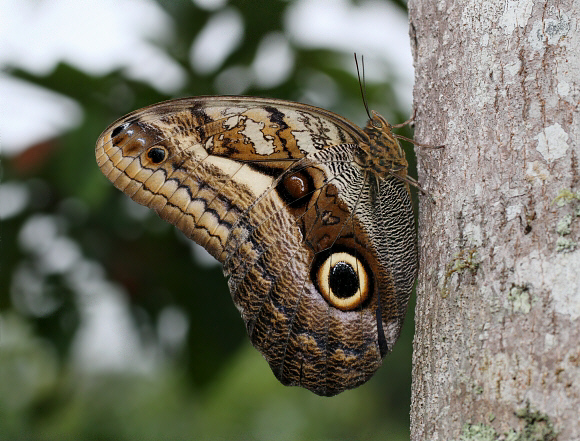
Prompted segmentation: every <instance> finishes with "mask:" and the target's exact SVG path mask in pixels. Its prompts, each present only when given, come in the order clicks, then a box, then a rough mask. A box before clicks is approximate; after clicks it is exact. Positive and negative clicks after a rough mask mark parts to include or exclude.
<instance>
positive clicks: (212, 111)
mask: <svg viewBox="0 0 580 441" xmlns="http://www.w3.org/2000/svg"><path fill="white" fill-rule="evenodd" d="M375 123H376V121H375ZM377 133H378V135H377ZM385 133H387V135H388V133H390V126H389V127H388V131H387V132H385ZM377 137H378V138H377ZM376 139H378V144H379V147H378V150H379V152H380V151H381V149H382V151H385V152H386V153H389V154H390V155H391V156H392V157H394V158H395V161H396V162H397V163H396V164H391V165H390V166H388V167H387V166H385V165H384V161H377V160H375V158H374V157H373V155H374V156H377V154H376V153H373V152H374V151H376V149H377V146H376V145H377V141H376ZM381 139H383V135H382V134H381V133H380V132H377V129H376V126H373V127H372V128H370V129H369V126H367V129H365V130H364V131H363V130H361V129H359V128H357V127H356V126H354V125H352V123H350V122H349V121H348V120H345V119H344V118H341V117H340V116H338V115H336V114H334V113H331V112H328V111H325V110H323V109H318V108H315V107H312V106H307V105H303V104H298V103H292V102H288V101H281V100H269V99H261V98H250V97H197V98H188V99H180V100H174V101H168V102H165V103H161V104H157V105H154V106H151V107H147V108H145V109H141V110H139V111H136V112H133V113H131V114H129V115H127V116H125V117H123V118H121V119H119V120H118V121H116V122H115V123H113V124H112V125H111V126H110V127H109V128H107V130H105V132H103V134H102V135H101V137H100V138H99V140H98V141H97V146H96V156H97V163H98V164H99V166H100V167H101V170H102V171H103V173H104V174H105V175H106V176H107V178H109V179H110V180H111V182H113V184H114V185H115V186H116V187H117V188H119V189H120V190H122V191H123V192H125V193H126V194H127V195H128V196H130V197H131V198H132V199H134V200H135V201H137V202H139V203H140V204H143V205H146V206H149V207H151V208H152V209H154V210H155V211H156V212H157V213H158V214H159V215H160V216H161V217H162V218H163V219H165V220H167V221H168V222H171V223H172V224H174V225H176V226H177V227H178V228H179V229H180V230H181V231H183V232H184V233H185V234H186V235H187V236H188V237H190V238H191V239H193V240H194V241H196V242H197V243H199V244H200V245H202V246H204V247H205V248H206V249H207V250H208V251H209V252H210V253H211V254H212V255H213V256H214V257H215V258H216V259H218V260H219V261H220V262H221V263H223V269H224V273H225V275H226V276H228V277H229V279H228V283H229V286H230V291H231V294H232V298H233V300H234V303H235V304H236V306H237V307H238V309H239V310H240V313H241V315H242V317H243V319H244V321H245V323H246V328H247V331H248V334H249V336H250V338H251V340H252V343H253V344H254V346H256V348H258V349H259V350H260V352H261V353H262V354H263V355H264V357H265V358H266V359H267V360H268V362H269V363H270V367H271V368H272V371H273V372H274V374H275V375H276V377H277V378H278V379H279V380H280V381H281V382H282V383H284V384H287V385H301V386H303V387H306V388H308V389H310V390H312V391H314V392H315V393H317V394H319V395H334V394H336V393H339V392H341V391H343V390H345V389H349V388H353V387H356V386H358V385H360V384H362V383H363V382H365V381H366V380H368V379H369V378H370V377H371V376H372V375H373V373H374V372H375V371H376V369H378V367H379V366H380V364H381V361H382V358H383V357H384V355H385V354H386V353H387V352H388V351H390V350H391V349H392V346H393V345H394V343H395V341H396V340H397V338H398V335H399V333H400V329H401V326H402V321H403V317H404V315H405V311H406V307H407V302H408V298H409V295H410V292H411V289H412V286H413V283H414V279H415V274H416V269H417V258H416V245H415V235H414V234H415V233H414V221H413V212H412V207H411V202H410V196H409V189H408V186H407V184H405V183H404V182H403V181H402V180H400V179H398V178H397V177H396V176H395V175H396V174H401V173H405V172H406V162H405V161H404V155H403V156H402V157H400V156H401V155H402V153H400V152H402V151H400V152H399V153H397V152H395V150H394V148H393V147H392V146H391V144H388V143H387V144H388V145H387V146H386V147H381V146H380V145H382V144H381ZM393 141H394V139H393ZM389 142H390V138H389ZM394 142H395V144H396V146H398V143H396V141H394ZM369 144H371V147H372V148H370V149H369V147H368V145H369ZM399 150H400V147H399ZM369 152H370V154H369ZM393 152H395V153H393ZM391 156H389V155H386V154H385V157H391ZM401 164H402V165H401ZM385 167H387V168H386V169H388V170H387V171H388V172H383V170H385ZM389 167H390V168H389ZM403 169H404V170H403ZM401 170H403V171H401ZM391 171H396V173H392V172H391Z"/></svg>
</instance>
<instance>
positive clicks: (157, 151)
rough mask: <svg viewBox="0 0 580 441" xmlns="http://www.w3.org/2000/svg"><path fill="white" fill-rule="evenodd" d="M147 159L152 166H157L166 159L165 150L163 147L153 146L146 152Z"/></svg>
mask: <svg viewBox="0 0 580 441" xmlns="http://www.w3.org/2000/svg"><path fill="white" fill-rule="evenodd" d="M147 157H148V158H149V159H151V162H153V163H154V164H159V163H161V162H163V161H164V160H165V158H166V157H167V150H166V149H165V147H160V146H155V147H151V148H150V149H149V150H147Z"/></svg>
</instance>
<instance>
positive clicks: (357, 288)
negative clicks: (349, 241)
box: [316, 252, 371, 311]
mask: <svg viewBox="0 0 580 441" xmlns="http://www.w3.org/2000/svg"><path fill="white" fill-rule="evenodd" d="M316 279H317V280H316V282H317V283H316V285H317V287H318V289H319V291H320V293H321V294H322V296H323V297H324V298H325V300H326V301H327V302H328V303H329V304H330V305H332V306H334V307H335V308H338V309H340V310H342V311H351V310H353V309H356V308H358V307H359V306H360V305H362V303H363V302H364V301H365V300H366V299H367V298H368V296H369V295H370V291H371V287H370V285H371V283H370V280H369V276H368V274H367V270H366V268H365V266H364V265H363V263H362V262H361V261H360V260H359V259H358V258H357V257H355V256H353V255H352V254H349V253H345V252H338V253H332V254H330V255H329V256H328V257H327V258H326V260H325V261H324V262H323V263H322V265H320V267H319V269H318V271H317V274H316Z"/></svg>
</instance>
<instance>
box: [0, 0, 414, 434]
mask: <svg viewBox="0 0 580 441" xmlns="http://www.w3.org/2000/svg"><path fill="white" fill-rule="evenodd" d="M159 4H160V5H161V6H162V7H163V8H164V10H165V11H166V12H167V13H168V14H169V15H170V16H171V18H172V19H173V21H174V29H173V32H174V35H175V39H174V40H173V41H171V42H168V43H157V44H158V46H159V47H160V48H161V49H162V50H164V51H165V52H166V53H167V54H168V55H169V56H170V57H172V58H173V59H174V60H175V61H176V62H177V63H178V64H179V65H180V66H181V67H182V68H183V69H184V70H185V71H186V73H187V76H188V78H187V82H186V85H185V87H184V88H183V90H180V91H179V94H178V95H179V96H188V95H205V94H215V93H216V89H215V87H214V84H215V79H216V77H217V76H218V75H219V74H220V73H221V72H223V71H224V70H225V69H227V68H229V67H232V66H234V65H241V66H248V65H249V64H250V63H251V62H252V60H253V59H254V57H255V54H256V49H257V47H258V44H259V42H260V41H261V39H262V37H263V36H264V35H266V34H268V33H269V32H272V31H280V32H281V31H282V30H283V29H282V23H283V16H284V12H285V10H286V8H287V7H288V4H289V3H288V2H278V1H271V0H260V1H252V2H236V4H235V7H236V8H237V9H238V10H239V12H240V13H241V14H242V16H243V18H244V21H245V35H244V40H243V41H242V43H241V44H240V46H239V48H238V49H237V50H235V51H233V52H232V53H231V54H230V55H229V57H228V58H227V59H226V61H225V62H224V64H223V66H222V67H221V68H219V69H218V71H217V72H215V73H212V74H210V75H200V74H197V73H196V72H194V71H193V70H192V69H191V67H190V64H189V58H188V57H189V55H188V54H189V48H190V46H191V43H192V41H193V40H194V38H195V36H196V35H197V33H198V32H199V31H200V29H202V28H203V26H204V25H205V24H206V22H207V21H208V20H209V19H210V18H211V15H212V12H208V11H203V10H200V9H199V8H197V7H195V6H194V4H193V3H192V2H190V1H165V0H163V1H162V0H159ZM257 11H260V13H257ZM292 50H293V51H294V57H295V64H294V68H293V71H292V73H291V75H290V76H289V78H288V79H287V80H286V81H285V82H283V83H282V84H280V85H278V86H276V87H273V88H271V89H268V90H261V89H259V88H257V87H256V86H252V87H251V88H250V89H249V90H248V91H247V94H253V95H259V96H269V97H275V98H284V99H293V100H296V99H298V98H299V97H301V96H302V95H303V94H304V92H305V90H306V89H307V88H308V80H309V79H310V78H312V76H313V75H321V74H323V75H325V76H326V77H328V78H331V79H332V81H334V82H335V83H336V86H337V90H338V91H339V94H340V96H339V99H337V100H336V103H337V104H336V108H332V109H330V110H334V111H336V112H338V113H341V114H342V115H344V116H345V117H347V118H351V119H353V120H355V121H356V122H358V123H359V124H363V123H364V113H363V112H364V110H363V106H362V102H361V100H360V92H359V86H358V81H357V78H356V77H355V76H354V75H353V74H352V73H349V72H345V71H344V69H343V67H342V66H344V65H346V64H347V63H348V62H350V61H348V60H350V59H351V57H352V54H350V53H348V54H341V53H336V52H331V51H328V50H323V49H316V50H310V49H309V50H306V49H304V48H300V47H292ZM10 74H11V75H13V76H16V77H19V78H21V79H25V80H27V81H29V82H31V83H35V84H37V85H40V86H43V87H45V88H47V89H50V90H52V91H55V92H58V93H61V94H63V95H66V96H68V97H70V98H72V99H74V100H75V101H77V102H78V103H79V104H80V105H81V106H82V109H83V112H84V118H83V119H82V123H81V125H80V126H78V127H77V128H75V129H73V130H71V131H69V132H68V133H66V134H63V135H62V136H59V137H58V138H57V139H53V140H48V141H47V142H45V143H42V144H38V145H35V146H31V147H30V148H29V149H28V150H26V151H25V152H23V153H21V154H19V155H17V156H15V157H10V158H7V157H3V158H2V159H3V168H4V176H3V177H4V181H5V182H12V183H16V184H18V185H21V186H22V188H24V189H25V190H26V193H27V194H28V195H29V198H28V203H27V206H26V208H25V209H24V210H23V211H22V212H20V213H19V214H18V215H16V216H14V217H11V218H9V219H6V220H4V221H3V223H2V253H1V254H0V268H1V272H0V311H1V312H0V327H1V328H2V334H3V335H2V346H1V348H2V349H1V351H0V372H2V373H1V375H0V439H29V440H68V439H70V440H73V439H74V440H80V439H86V440H91V439H115V440H133V439H139V440H148V439H151V440H158V439H165V440H173V439H175V440H177V439H192V438H195V439H247V440H254V439H256V440H259V439H280V440H283V439H344V438H348V439H383V438H388V439H408V437H409V433H408V427H409V406H410V370H411V366H410V358H411V341H412V329H413V323H412V318H409V319H407V322H406V324H405V328H404V330H403V336H402V337H401V340H400V342H399V343H398V345H397V346H396V347H395V350H394V352H393V354H392V355H390V356H389V358H387V359H386V361H385V366H384V367H383V368H382V369H381V370H380V371H379V373H378V374H377V375H376V376H375V378H373V380H371V381H370V382H369V383H367V384H366V385H365V386H363V387H361V388H359V389H357V390H355V391H348V392H345V393H343V394H341V395H339V396H338V397H334V398H330V399H325V398H320V397H316V396H314V395H312V394H311V393H310V392H308V391H305V390H301V389H297V388H285V387H283V386H281V385H280V384H279V383H278V382H277V381H276V379H275V378H274V376H273V375H272V373H271V372H270V371H269V368H268V366H267V363H266V362H265V361H264V360H263V359H262V358H261V356H260V355H259V354H258V353H257V351H255V350H254V349H253V348H251V345H250V343H249V341H248V339H247V337H246V334H245V330H244V326H243V323H242V320H241V319H240V317H239V314H238V312H237V311H236V309H235V307H234V306H233V304H232V302H231V299H230V296H229V293H228V290H227V286H226V282H225V280H224V278H223V276H222V274H221V270H220V269H219V268H218V267H216V266H214V267H211V268H207V267H205V266H204V265H201V264H200V263H199V261H198V260H196V259H194V258H192V252H191V246H190V245H189V244H188V243H187V241H186V240H184V239H183V237H182V236H181V235H180V234H178V233H176V231H175V229H174V228H173V227H172V226H170V225H167V224H165V223H164V222H162V221H161V220H160V219H158V218H157V217H156V216H155V215H154V214H153V213H151V212H149V211H142V210H140V209H139V207H136V206H134V204H131V203H130V202H128V200H127V198H126V196H124V195H123V194H122V193H121V192H119V191H118V190H116V189H115V188H114V187H113V186H112V185H110V183H109V182H108V181H107V180H106V179H105V178H104V177H103V176H102V175H101V173H100V171H99V169H98V167H97V166H96V164H95V158H94V145H95V141H96V139H97V137H98V136H99V134H100V133H101V132H102V131H103V130H104V129H105V128H106V127H107V126H108V125H109V124H110V123H111V122H112V121H114V120H115V119H116V118H118V117H120V116H122V115H123V114H125V113H127V112H129V111H132V110H134V109H137V108H140V107H143V106H146V105H149V104H152V103H155V102H159V101H162V100H166V99H171V98H175V96H169V95H167V94H164V93H162V92H159V91H158V90H156V89H154V88H153V87H151V86H149V85H147V84H144V83H141V82H138V81H135V80H132V79H130V78H128V77H127V75H126V74H125V73H124V72H123V71H116V72H111V73H109V74H106V75H103V76H91V75H89V74H87V73H84V72H82V71H79V70H78V69H75V68H74V67H72V66H70V65H67V64H60V65H59V66H58V67H57V68H56V69H55V70H54V71H53V72H51V73H50V74H48V75H43V76H39V75H35V74H32V73H30V72H26V71H22V70H17V69H12V70H11V71H10ZM367 93H368V99H369V104H370V107H371V108H373V107H374V108H376V109H377V110H379V111H380V112H381V113H383V114H384V116H385V117H387V118H388V119H390V120H392V121H393V122H399V121H402V120H404V119H406V117H407V116H408V115H404V114H402V113H401V112H400V110H398V109H397V106H396V103H395V98H394V94H393V92H392V89H391V86H390V85H389V84H388V83H387V82H385V83H381V84H367ZM353 106H354V107H353ZM387 110H390V111H391V112H392V113H391V114H388V113H386V111H387ZM353 115H354V116H353ZM357 118H358V119H357ZM403 134H404V135H406V136H409V135H410V134H409V133H403ZM411 156H412V154H411V155H409V157H411ZM41 227H42V228H41ZM31 230H34V231H32V233H31V237H32V238H33V239H34V240H35V241H37V242H36V243H38V246H34V247H31V246H30V245H27V243H28V242H27V240H28V239H26V237H28V236H27V234H28V233H30V231H31ZM27 232H28V233H27ZM50 240H52V241H53V242H50ZM54 241H60V242H59V243H62V244H65V245H66V246H68V247H69V248H70V249H72V250H73V251H74V252H75V253H76V258H75V259H73V262H72V263H70V264H69V265H68V266H65V267H63V268H60V269H58V268H57V269H54V268H52V269H51V266H50V265H53V264H58V262H51V261H50V256H49V255H47V252H48V251H47V250H48V248H46V249H44V248H43V246H42V244H45V245H46V244H50V243H53V244H54V243H55V242H54ZM46 247H48V245H46ZM47 262H49V263H48V264H47ZM47 265H48V267H47ZM57 266H58V265H57ZM47 268H48V269H47ZM111 293H115V295H118V296H120V297H121V298H122V301H123V302H125V303H126V304H127V305H128V308H127V309H128V311H130V313H131V320H132V323H134V324H135V326H136V328H137V329H138V330H139V331H140V339H141V342H142V344H143V345H144V346H145V347H147V348H151V351H153V352H154V353H155V354H157V355H156V356H155V357H153V358H154V359H155V360H157V362H156V363H153V364H154V367H153V368H149V369H145V368H144V369H142V370H139V369H136V371H133V370H121V371H119V372H116V373H115V372H114V371H112V372H107V373H103V372H98V370H97V373H95V372H93V371H92V370H90V369H89V370H86V369H78V368H77V367H76V366H75V365H74V363H73V362H72V360H74V357H72V354H73V352H74V351H73V350H72V347H73V346H72V345H73V344H74V342H75V341H76V339H77V337H78V334H79V332H80V330H81V329H82V328H83V326H84V325H85V324H86V320H87V317H86V310H87V304H88V305H89V306H90V303H91V302H93V301H94V299H95V298H96V297H98V296H103V295H112V294H111ZM167 307H174V308H178V309H179V310H181V311H183V312H184V313H185V314H186V316H187V318H188V321H189V327H188V330H187V335H186V337H185V343H184V344H183V345H181V346H179V345H178V347H169V346H166V345H165V346H164V345H163V344H162V342H161V341H160V337H159V333H158V332H157V331H156V329H157V326H158V321H159V317H160V314H161V313H162V311H164V310H166V308H167ZM413 308H414V306H413V305H411V306H410V315H412V311H413Z"/></svg>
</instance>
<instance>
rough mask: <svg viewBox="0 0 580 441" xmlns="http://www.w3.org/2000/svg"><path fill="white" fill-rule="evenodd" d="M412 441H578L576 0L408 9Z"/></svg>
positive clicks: (447, 1) (442, 2)
mask: <svg viewBox="0 0 580 441" xmlns="http://www.w3.org/2000/svg"><path fill="white" fill-rule="evenodd" d="M409 12H410V19H411V40H412V45H413V51H414V57H415V72H416V74H415V75H416V78H415V91H414V98H415V106H416V117H415V121H416V130H415V139H416V140H418V141H419V142H423V143H429V144H442V143H444V144H445V146H446V147H445V148H444V149H442V150H426V149H421V148H420V147H418V148H417V155H418V166H419V178H420V182H421V183H422V186H423V187H424V188H425V189H426V190H427V191H428V192H429V193H430V194H431V196H432V197H433V198H434V200H435V204H433V203H432V202H431V201H430V200H429V199H428V198H422V200H421V212H420V216H419V243H420V250H421V251H420V259H421V260H420V262H421V270H420V274H419V282H418V287H417V309H416V330H415V341H414V356H413V391H412V409H411V438H412V440H415V441H416V440H455V439H457V440H459V439H461V440H471V439H473V440H494V439H508V440H528V439H538V440H552V439H557V440H559V441H564V440H579V439H580V422H579V421H580V180H579V177H580V173H579V165H578V160H579V155H580V145H579V139H580V111H579V102H580V0H563V1H554V0H552V1H539V0H519V1H518V0H490V1H487V0H464V1H454V0H436V1H434V0H409Z"/></svg>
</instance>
